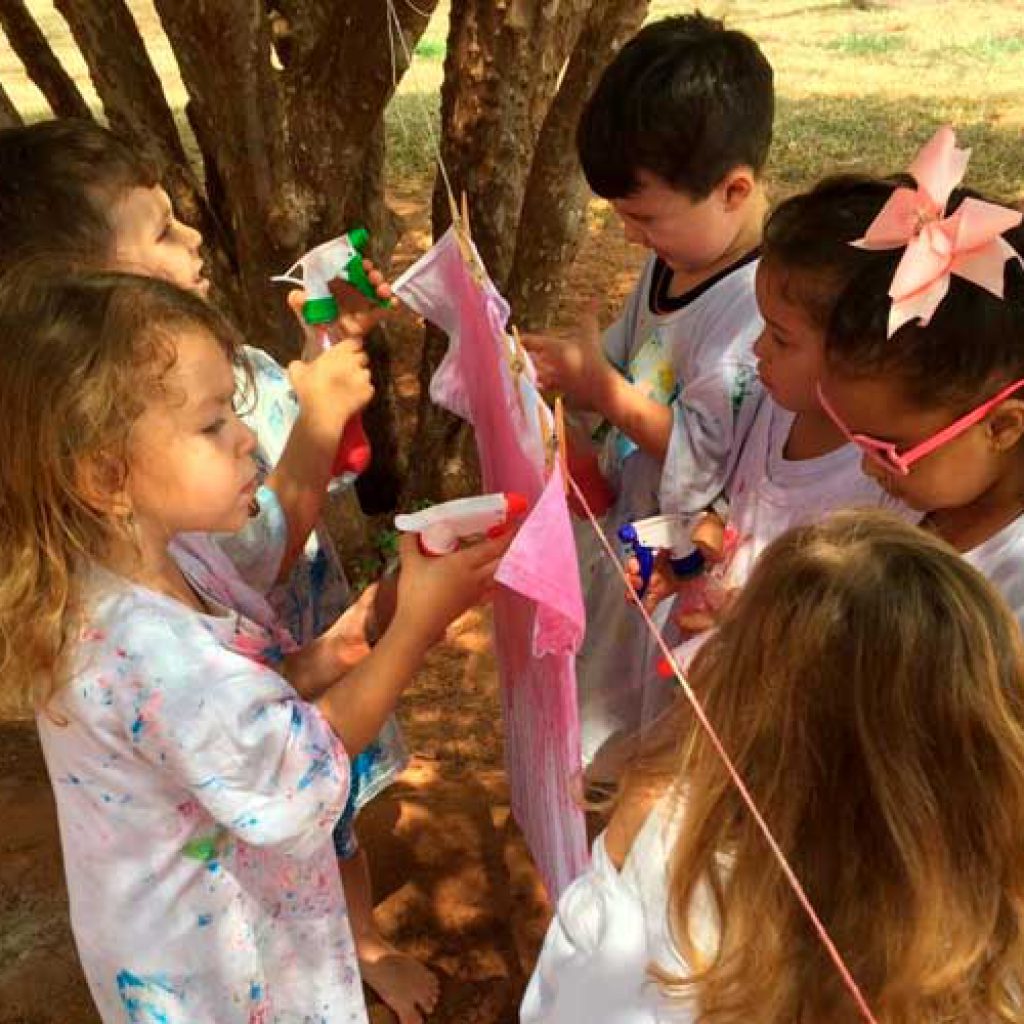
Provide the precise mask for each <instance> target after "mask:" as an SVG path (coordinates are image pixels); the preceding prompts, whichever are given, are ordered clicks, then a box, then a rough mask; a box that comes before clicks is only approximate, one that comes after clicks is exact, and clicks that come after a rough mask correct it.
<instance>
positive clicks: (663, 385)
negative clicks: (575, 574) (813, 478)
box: [576, 258, 761, 764]
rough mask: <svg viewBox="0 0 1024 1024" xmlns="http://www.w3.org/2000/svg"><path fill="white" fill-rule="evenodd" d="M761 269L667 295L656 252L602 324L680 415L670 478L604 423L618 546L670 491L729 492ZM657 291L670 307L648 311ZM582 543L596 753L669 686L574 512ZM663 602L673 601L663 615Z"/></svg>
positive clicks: (608, 526) (585, 745)
mask: <svg viewBox="0 0 1024 1024" xmlns="http://www.w3.org/2000/svg"><path fill="white" fill-rule="evenodd" d="M755 270H756V262H755V261H754V259H753V258H751V259H748V260H746V261H744V262H742V263H741V264H740V265H738V266H735V267H733V268H731V269H729V270H727V271H726V272H724V273H723V274H721V275H718V276H717V277H715V278H712V279H711V280H710V281H708V282H705V283H704V284H703V285H700V286H698V287H697V288H695V289H693V290H692V291H691V292H689V293H687V294H686V295H683V296H681V297H680V298H678V299H668V298H667V297H666V296H665V295H664V294H663V293H664V292H665V290H666V288H667V283H668V280H669V279H670V277H671V272H670V271H668V268H667V267H666V266H665V264H663V263H661V262H660V261H658V260H656V259H654V258H651V259H650V260H648V262H647V265H646V266H645V268H644V270H643V273H642V274H641V275H640V279H639V281H638V282H637V286H636V288H635V290H634V291H633V293H632V295H631V296H630V298H629V299H628V301H627V303H626V307H625V309H624V311H623V314H622V317H621V318H620V319H619V320H618V321H617V322H616V323H615V324H614V325H612V327H610V328H609V329H608V331H607V332H606V333H605V336H604V347H605V352H606V353H607V355H608V358H609V359H610V360H611V361H612V362H613V363H615V365H616V366H618V367H619V368H620V370H621V371H622V372H623V373H624V375H626V376H627V378H628V379H630V380H631V381H632V382H633V383H634V384H636V385H637V386H638V387H642V388H644V390H645V391H646V392H647V394H648V395H650V396H651V397H653V398H656V399H657V400H658V401H661V402H663V403H664V404H666V405H669V404H671V405H672V409H673V422H674V426H673V433H672V439H671V442H670V446H669V453H668V459H667V461H666V463H665V466H666V474H665V476H664V478H663V475H662V464H661V463H659V462H658V460H657V459H654V458H652V457H651V456H650V455H647V454H646V453H645V452H642V451H640V450H639V449H638V448H637V447H636V445H635V444H633V443H632V442H631V441H630V440H629V439H628V438H626V437H624V436H623V435H622V434H621V433H620V432H618V431H616V430H611V431H609V433H608V435H607V437H606V439H605V441H604V448H603V452H602V467H603V469H604V472H605V474H606V475H607V476H608V478H609V479H610V481H611V482H612V484H613V486H614V487H615V489H616V492H617V498H616V501H615V504H614V505H613V507H612V508H611V509H610V510H609V511H608V512H607V513H606V514H605V515H604V516H603V517H602V524H603V526H604V528H605V533H606V535H607V536H608V538H609V539H610V540H611V543H612V545H613V547H615V548H616V549H617V550H621V547H620V545H619V543H618V541H617V539H616V532H617V530H618V529H619V527H620V526H622V525H623V524H624V523H628V522H631V521H632V520H635V519H642V518H644V517H646V516H649V515H654V514H655V513H657V512H659V511H660V510H661V508H662V503H663V502H665V503H667V507H668V508H670V509H674V510H679V511H681V512H685V511H697V510H701V509H703V508H706V507H707V506H709V505H710V504H711V503H712V502H713V501H714V500H715V499H716V498H717V497H718V496H719V495H720V494H721V492H722V487H723V485H724V483H725V479H726V473H727V464H728V458H729V453H730V450H731V448H732V446H733V430H734V416H735V414H736V410H737V409H738V408H739V406H740V404H741V401H742V399H743V398H744V396H747V397H748V400H752V399H753V395H752V394H751V392H752V391H756V389H757V384H756V380H755V372H754V371H755V363H756V361H755V359H754V357H753V354H752V351H751V349H752V346H753V343H754V341H755V340H756V338H757V336H758V334H759V333H760V331H761V319H760V315H759V314H758V312H757V304H756V302H755V299H754V273H755ZM652 300H655V301H656V302H657V303H658V308H659V309H660V310H667V311H663V312H657V313H655V312H653V311H652ZM668 307H673V308H671V309H668ZM576 545H577V551H578V552H579V559H580V577H581V580H582V584H583V592H584V596H585V602H586V612H587V633H586V638H585V640H584V644H583V647H582V649H581V651H580V654H579V656H578V658H577V662H576V676H577V682H578V687H579V701H580V732H581V740H582V749H583V760H584V763H585V764H589V763H590V762H591V761H592V760H593V759H594V757H595V755H596V754H597V752H598V751H599V750H600V749H601V747H602V746H604V744H605V743H606V742H608V741H609V740H610V739H612V738H613V737H615V736H626V735H631V734H633V733H635V732H636V731H637V730H638V729H639V728H640V727H641V726H642V725H643V724H645V723H647V722H649V721H651V720H652V719H653V718H654V717H656V716H657V715H658V714H659V713H660V712H661V711H662V710H663V709H664V707H665V705H666V703H667V702H668V701H669V700H670V699H671V695H672V693H671V688H670V687H669V686H667V685H666V684H665V682H664V681H663V680H652V679H651V678H650V676H649V673H647V672H646V667H647V665H648V664H649V662H650V658H651V652H650V648H651V645H652V641H651V640H650V639H649V637H648V635H647V631H646V629H645V628H644V625H643V622H642V621H641V620H640V617H639V616H638V614H637V612H636V610H635V609H634V608H632V607H631V606H629V605H628V604H627V602H626V599H625V594H624V587H623V582H622V579H621V577H620V576H619V575H618V573H617V572H616V571H615V567H614V566H612V565H610V564H609V561H608V557H607V555H606V553H605V552H604V550H603V549H602V548H601V546H600V544H599V542H598V540H597V538H596V537H595V536H594V535H593V531H592V528H591V527H590V525H589V523H586V522H579V523H577V528H576ZM667 612H668V607H667V606H666V607H665V609H664V610H663V611H662V612H661V618H662V620H663V619H664V617H665V615H667Z"/></svg>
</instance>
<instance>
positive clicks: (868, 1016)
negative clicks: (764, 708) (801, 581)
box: [566, 475, 878, 1024]
mask: <svg viewBox="0 0 1024 1024" xmlns="http://www.w3.org/2000/svg"><path fill="white" fill-rule="evenodd" d="M566 479H567V480H568V482H569V486H570V487H571V488H572V490H573V493H574V494H575V495H576V498H577V500H578V501H579V503H580V506H581V507H582V509H583V511H584V512H586V514H587V518H588V519H589V520H590V525H591V526H593V528H594V532H595V533H596V534H597V537H598V540H600V542H601V545H602V546H603V547H604V549H605V551H606V552H607V554H608V556H609V558H611V560H612V562H613V563H614V564H615V568H616V570H617V571H618V573H619V575H620V576H621V577H622V580H623V582H624V583H625V585H626V593H627V594H628V595H629V597H630V599H631V600H632V601H633V603H634V604H635V605H636V606H637V608H639V609H640V614H641V615H642V616H643V618H644V622H645V623H646V625H647V628H648V629H649V630H650V633H651V636H653V637H654V639H655V642H656V643H657V644H658V646H659V647H660V648H661V653H662V654H663V655H664V656H665V660H666V662H667V663H668V664H669V665H670V666H671V667H672V671H673V673H674V674H675V677H676V679H678V680H679V685H680V686H681V687H682V688H683V693H685V694H686V697H687V700H689V702H690V704H691V705H692V707H693V712H694V714H695V715H696V716H697V720H698V721H699V722H700V724H701V726H702V727H703V728H704V731H705V732H706V733H707V735H708V739H710V740H711V743H712V745H713V746H714V748H715V750H716V751H718V756H719V757H720V758H721V759H722V763H723V764H724V765H725V768H726V771H728V773H729V776H730V777H731V778H732V781H733V783H734V784H735V786H736V789H737V790H738V791H739V794H740V796H741V797H742V798H743V802H744V803H745V804H746V805H747V808H748V810H749V811H750V813H751V814H752V815H753V817H754V821H755V822H756V823H757V827H758V828H759V829H760V830H761V833H762V834H763V835H764V838H765V841H766V842H767V843H768V846H769V847H770V848H771V851H772V853H773V854H775V859H776V860H777V861H778V862H779V867H781V868H782V873H783V874H784V875H785V876H786V879H787V880H788V882H789V884H790V886H792V889H793V892H794V893H795V894H796V898H797V900H798V901H799V903H800V905H801V906H802V907H803V908H804V911H805V912H806V913H807V916H808V917H809V918H810V921H811V924H812V925H813V926H814V930H815V931H816V932H817V933H818V938H820V939H821V942H822V945H824V947H825V949H826V951H827V952H828V955H829V956H830V957H831V958H832V962H833V963H834V964H835V965H836V970H838V971H839V976H840V977H841V978H842V979H843V982H844V983H845V985H846V987H847V989H848V990H849V992H850V995H851V996H853V1000H854V1002H855V1003H856V1004H857V1007H858V1008H859V1010H860V1012H861V1013H862V1014H863V1015H864V1019H865V1020H866V1021H868V1022H869V1024H878V1022H877V1021H876V1020H875V1016H874V1014H873V1013H872V1012H871V1008H870V1007H869V1006H868V1004H867V1000H866V999H865V998H864V995H863V993H862V992H861V990H860V988H859V987H858V985H857V982H856V981H854V978H853V975H852V974H851V973H850V971H849V968H847V966H846V964H845V962H844V961H843V958H842V955H841V954H840V952H839V950H838V949H837V948H836V945H835V943H834V942H833V941H832V939H831V937H830V936H829V934H828V932H827V931H826V930H825V926H824V925H823V924H822V923H821V919H820V918H819V917H818V915H817V913H816V912H815V910H814V907H813V905H812V904H811V901H810V899H809V897H808V896H807V893H806V892H804V887H803V886H802V885H801V884H800V880H799V879H798V878H797V877H796V873H795V872H794V871H793V869H792V868H791V867H790V866H789V862H788V861H787V860H786V855H785V854H784V853H783V852H782V850H781V848H780V847H779V844H778V843H777V842H776V841H775V837H774V836H773V835H772V833H771V830H770V829H769V828H768V824H767V822H766V821H765V820H764V818H763V817H762V816H761V812H760V811H759V810H758V809H757V804H755V803H754V798H753V797H752V796H751V795H750V791H749V790H748V789H747V787H746V785H745V784H744V782H743V779H742V778H741V777H740V773H739V772H738V771H737V770H736V768H735V766H734V765H733V763H732V761H731V760H730V758H729V755H728V754H727V753H726V752H725V747H724V746H723V745H722V741H721V740H720V739H719V738H718V733H716V732H715V729H714V727H713V726H712V724H711V722H710V721H708V717H707V715H706V714H705V713H704V708H703V707H701V703H700V701H699V700H698V699H697V695H696V694H695V693H694V692H693V690H692V689H691V688H690V684H689V683H688V682H687V681H686V677H685V676H684V675H683V671H682V669H681V668H680V667H679V663H678V662H677V661H676V659H675V656H674V655H673V654H672V651H671V650H670V648H669V646H668V644H666V643H665V641H664V639H663V638H662V635H661V631H660V630H659V629H658V627H657V626H656V625H655V624H654V620H653V619H652V618H651V616H650V615H649V614H648V613H647V609H646V608H645V607H644V606H643V602H642V601H641V600H640V598H639V597H638V596H637V594H636V591H635V590H634V588H633V585H632V584H631V583H630V581H629V576H628V575H627V574H626V570H625V569H624V568H623V567H622V563H621V562H620V561H619V558H618V556H617V555H616V554H615V551H614V550H613V549H612V546H611V544H609V543H608V538H607V537H605V535H604V530H602V529H601V525H600V523H598V521H597V519H596V517H595V516H594V513H593V512H591V510H590V506H589V505H588V504H587V499H586V498H585V497H584V496H583V492H582V491H581V490H580V489H579V487H578V486H577V485H576V481H575V480H574V479H573V478H572V477H571V476H568V475H566Z"/></svg>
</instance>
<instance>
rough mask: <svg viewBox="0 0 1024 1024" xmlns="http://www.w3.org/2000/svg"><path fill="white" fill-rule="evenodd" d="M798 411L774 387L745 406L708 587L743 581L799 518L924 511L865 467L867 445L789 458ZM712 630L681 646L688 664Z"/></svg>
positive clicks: (732, 586)
mask: <svg viewBox="0 0 1024 1024" xmlns="http://www.w3.org/2000/svg"><path fill="white" fill-rule="evenodd" d="M794 418H795V417H794V414H793V413H791V412H788V411H787V410H785V409H783V408H782V407H781V406H779V405H778V404H776V402H775V401H774V400H773V399H772V398H771V396H769V395H763V396H761V397H760V398H759V399H757V400H755V401H751V402H748V403H745V404H744V406H743V408H742V409H741V410H740V415H739V421H738V423H737V434H738V436H741V437H743V442H742V444H741V446H740V448H739V450H738V451H737V452H735V453H734V455H733V458H732V459H731V466H730V471H729V477H728V480H727V482H726V496H727V498H728V500H729V520H728V523H727V526H726V532H725V546H726V547H725V550H726V555H725V558H724V559H723V561H722V562H721V563H719V564H718V565H715V566H713V567H712V568H711V569H710V570H709V571H708V572H707V573H706V574H705V576H704V577H702V578H701V580H700V581H698V582H699V583H700V585H701V586H702V587H704V588H705V589H708V590H718V591H719V592H723V591H731V590H739V589H741V588H742V587H743V586H744V585H745V584H746V582H747V579H748V577H749V576H750V573H751V571H752V570H753V568H754V564H755V563H756V561H757V559H758V557H759V556H760V554H761V552H762V551H764V549H765V548H766V547H768V545H769V544H771V542H772V541H773V540H775V539H776V538H777V537H779V536H780V535H781V534H783V533H785V532H786V530H789V529H791V528H792V527H794V526H806V525H809V524H811V523H816V522H818V521H819V520H821V519H824V518H825V517H826V516H827V515H828V514H829V513H831V512H836V511H839V510H840V509H847V508H867V507H881V508H886V509H888V510H890V511H892V512H895V513H896V514H898V515H901V516H903V517H904V518H906V519H908V520H910V521H913V522H916V521H917V519H918V518H919V513H916V512H914V511H913V510H912V509H910V508H908V507H907V506H906V505H904V504H903V503H902V502H900V501H897V500H896V499H895V498H893V497H892V496H891V495H889V494H887V493H886V492H885V491H884V490H882V488H881V487H879V486H878V484H876V483H875V482H874V481H873V480H872V479H871V478H870V477H867V476H865V475H864V473H863V472H862V470H861V468H860V464H861V454H860V451H859V449H857V448H856V447H855V446H854V445H852V444H845V445H842V446H841V447H839V448H837V449H835V451H832V452H829V453H828V454H826V455H822V456H819V457H818V458H814V459H801V460H799V461H793V460H789V459H787V458H785V456H784V454H783V452H784V449H785V446H786V442H787V440H788V439H789V432H790V430H791V429H792V426H793V420H794ZM708 636H710V633H701V634H698V635H697V636H695V637H691V638H690V639H689V640H687V641H686V642H685V643H683V644H682V645H680V646H679V647H677V648H676V651H675V653H676V656H677V659H678V660H679V661H680V664H681V665H682V666H683V667H684V668H685V667H686V666H687V665H688V664H689V663H690V661H691V660H692V658H693V656H694V655H695V654H696V653H697V651H698V650H699V649H700V647H701V645H702V644H703V643H704V641H705V640H706V639H707V637H708Z"/></svg>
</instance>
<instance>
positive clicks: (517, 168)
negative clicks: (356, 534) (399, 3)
mask: <svg viewBox="0 0 1024 1024" xmlns="http://www.w3.org/2000/svg"><path fill="white" fill-rule="evenodd" d="M605 8H606V2H605V0H568V2H566V0H563V2H562V3H558V2H555V0H508V2H507V3H503V4H496V3H494V2H493V0H452V6H451V26H450V29H449V35H448V53H447V57H446V59H445V72H444V84H443V85H442V88H441V132H442V144H441V150H442V157H443V159H444V162H445V166H446V167H447V168H448V171H449V174H450V176H451V179H452V185H453V188H454V190H455V192H456V194H458V193H460V192H462V191H465V192H466V193H467V196H468V199H469V209H470V222H471V226H472V231H473V238H474V240H475V242H476V244H477V246H478V248H479V250H480V255H481V257H482V258H483V261H484V263H485V264H486V266H487V269H488V271H489V272H490V275H491V277H492V279H493V280H494V282H495V284H496V285H497V286H498V289H499V290H502V291H504V290H505V289H506V287H507V284H508V280H509V274H510V272H511V270H512V266H513V260H514V255H515V247H516V229H517V225H518V222H519V218H520V215H521V212H522V207H523V198H524V195H525V192H526V184H527V180H528V177H529V174H530V166H531V163H532V162H533V160H534V157H535V153H536V146H537V139H538V136H539V134H540V130H541V126H542V124H543V121H544V118H545V117H546V116H547V113H548V109H549V107H550V104H551V101H552V97H553V96H554V94H555V91H556V88H557V83H558V79H559V75H560V74H561V72H562V69H563V67H564V65H565V61H566V59H567V58H568V55H569V53H570V52H571V51H572V49H573V47H574V46H575V45H576V43H577V40H578V39H579V36H580V32H581V30H582V28H583V25H584V23H585V20H586V18H587V16H588V14H589V13H590V11H591V10H592V9H594V10H595V16H598V14H597V9H600V10H604V9H605ZM432 213H433V225H434V236H435V237H439V236H440V235H441V234H442V233H443V231H444V230H445V228H446V227H447V226H448V224H449V221H450V214H449V208H448V198H447V193H446V191H445V189H444V185H443V181H442V180H441V179H440V177H439V178H438V180H437V182H436V183H435V188H434V196H433V211H432ZM445 348H446V340H445V338H444V335H443V334H441V333H440V332H438V331H436V330H434V329H428V330H427V331H426V334H425V337H424V343H423V354H422V357H421V360H420V369H419V382H420V401H419V407H418V410H417V430H416V436H415V438H414V441H413V446H412V452H411V455H410V460H409V478H408V480H407V484H406V493H405V498H404V500H405V501H407V502H408V501H414V500H418V499H419V498H422V497H426V496H432V495H436V494H437V493H439V492H440V491H441V490H442V482H443V481H444V480H445V478H446V477H447V478H453V477H454V478H455V479H464V480H468V479H469V473H468V472H467V470H466V467H461V468H460V467H458V466H454V463H455V462H456V461H457V460H458V457H459V449H460V444H459V437H460V431H459V429H458V427H457V424H456V422H455V421H453V419H452V417H451V416H450V414H449V413H446V412H444V411H443V410H440V409H437V408H435V407H433V406H432V405H431V403H430V397H429V393H428V388H429V383H430V379H431V377H432V376H433V374H434V371H435V370H436V368H437V366H438V364H439V363H440V361H441V357H442V356H443V355H444V351H445ZM453 468H454V472H453Z"/></svg>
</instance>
